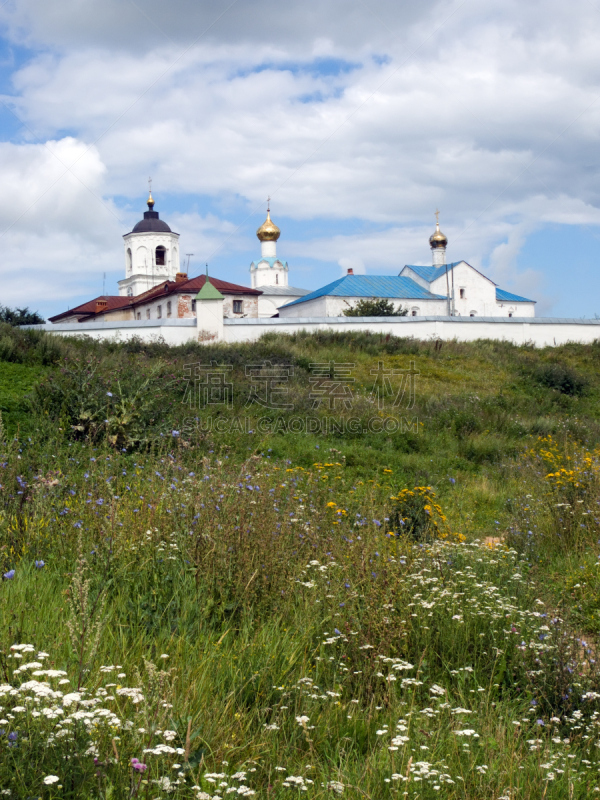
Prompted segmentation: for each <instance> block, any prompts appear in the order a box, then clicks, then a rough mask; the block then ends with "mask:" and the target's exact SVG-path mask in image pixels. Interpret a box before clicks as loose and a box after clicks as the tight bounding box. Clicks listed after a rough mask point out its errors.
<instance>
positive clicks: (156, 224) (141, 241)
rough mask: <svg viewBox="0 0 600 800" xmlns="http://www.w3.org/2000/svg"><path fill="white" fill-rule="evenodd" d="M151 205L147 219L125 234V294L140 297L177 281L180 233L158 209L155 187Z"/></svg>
mask: <svg viewBox="0 0 600 800" xmlns="http://www.w3.org/2000/svg"><path fill="white" fill-rule="evenodd" d="M150 183H151V181H150ZM147 205H148V210H147V211H144V218H143V219H142V220H140V221H139V222H138V223H137V225H134V227H133V229H132V230H131V231H130V232H129V233H126V234H125V235H124V236H123V244H124V247H125V279H124V280H122V281H119V294H120V295H121V297H127V296H129V297H137V295H140V294H143V293H144V292H147V291H148V290H149V289H152V288H153V287H154V286H157V285H158V284H160V283H164V281H174V280H175V276H176V274H177V273H178V272H179V234H178V233H175V232H174V231H172V230H171V228H170V227H169V226H168V225H167V223H166V222H164V220H162V219H160V218H159V214H158V211H155V210H154V198H153V197H152V189H151V188H150V191H149V192H148V200H147Z"/></svg>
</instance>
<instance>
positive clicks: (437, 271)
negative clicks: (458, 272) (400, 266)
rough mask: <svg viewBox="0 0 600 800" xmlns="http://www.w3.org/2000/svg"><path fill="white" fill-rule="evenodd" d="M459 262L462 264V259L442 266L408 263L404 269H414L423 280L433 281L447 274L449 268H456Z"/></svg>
mask: <svg viewBox="0 0 600 800" xmlns="http://www.w3.org/2000/svg"><path fill="white" fill-rule="evenodd" d="M457 264H462V261H453V262H452V264H444V265H443V266H441V267H422V266H420V265H419V264H406V265H405V267H404V269H407V268H408V269H412V271H413V272H416V273H417V275H418V276H419V277H421V278H423V280H425V281H427V282H428V283H431V282H432V281H434V280H435V279H436V278H439V277H440V275H445V274H446V270H447V269H448V270H451V269H454V267H455V266H456V265H457Z"/></svg>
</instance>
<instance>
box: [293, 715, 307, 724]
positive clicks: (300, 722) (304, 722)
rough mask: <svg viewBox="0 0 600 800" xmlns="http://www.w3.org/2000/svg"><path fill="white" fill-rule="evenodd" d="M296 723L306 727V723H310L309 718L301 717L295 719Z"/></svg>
mask: <svg viewBox="0 0 600 800" xmlns="http://www.w3.org/2000/svg"><path fill="white" fill-rule="evenodd" d="M296 722H297V723H298V725H306V723H307V722H310V717H306V716H302V717H296Z"/></svg>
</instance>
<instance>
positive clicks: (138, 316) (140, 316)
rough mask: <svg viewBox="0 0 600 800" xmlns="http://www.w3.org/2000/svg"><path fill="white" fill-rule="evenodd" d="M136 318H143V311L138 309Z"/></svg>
mask: <svg viewBox="0 0 600 800" xmlns="http://www.w3.org/2000/svg"><path fill="white" fill-rule="evenodd" d="M135 318H136V319H141V318H142V312H141V311H138V312H137V314H136V315H135Z"/></svg>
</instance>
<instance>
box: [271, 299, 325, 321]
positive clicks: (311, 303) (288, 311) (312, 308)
mask: <svg viewBox="0 0 600 800" xmlns="http://www.w3.org/2000/svg"><path fill="white" fill-rule="evenodd" d="M279 316H280V317H285V318H288V317H326V316H327V298H325V297H316V298H315V299H314V300H307V301H306V302H305V303H299V304H298V305H296V306H288V307H287V308H285V307H284V308H282V307H281V306H280V308H279Z"/></svg>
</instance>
